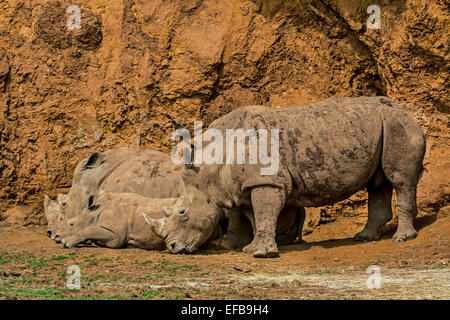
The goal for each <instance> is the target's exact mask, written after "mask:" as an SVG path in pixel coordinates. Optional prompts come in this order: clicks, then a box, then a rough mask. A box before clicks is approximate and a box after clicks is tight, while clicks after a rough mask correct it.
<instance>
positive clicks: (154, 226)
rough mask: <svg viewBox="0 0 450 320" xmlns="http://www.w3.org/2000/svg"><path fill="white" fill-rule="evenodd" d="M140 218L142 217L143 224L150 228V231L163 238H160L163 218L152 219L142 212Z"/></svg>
mask: <svg viewBox="0 0 450 320" xmlns="http://www.w3.org/2000/svg"><path fill="white" fill-rule="evenodd" d="M142 216H143V217H144V220H145V222H146V223H147V225H148V226H149V227H150V229H151V230H152V231H153V232H154V233H155V234H156V235H157V236H158V237H161V238H163V236H162V230H163V227H164V223H165V220H164V219H165V218H161V219H152V218H150V217H149V216H147V215H146V214H145V213H144V212H142Z"/></svg>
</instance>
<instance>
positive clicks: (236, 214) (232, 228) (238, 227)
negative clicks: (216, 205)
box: [227, 208, 253, 249]
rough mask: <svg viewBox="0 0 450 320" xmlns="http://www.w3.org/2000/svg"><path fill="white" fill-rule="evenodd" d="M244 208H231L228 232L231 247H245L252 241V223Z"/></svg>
mask: <svg viewBox="0 0 450 320" xmlns="http://www.w3.org/2000/svg"><path fill="white" fill-rule="evenodd" d="M243 210H245V209H243ZM243 210H240V209H239V208H233V209H230V215H229V220H228V230H227V232H228V237H229V239H230V248H231V249H237V248H243V247H244V246H246V245H248V244H249V243H250V242H251V241H252V230H253V229H252V225H251V223H250V221H249V219H248V218H247V217H246V215H245V214H244V213H243Z"/></svg>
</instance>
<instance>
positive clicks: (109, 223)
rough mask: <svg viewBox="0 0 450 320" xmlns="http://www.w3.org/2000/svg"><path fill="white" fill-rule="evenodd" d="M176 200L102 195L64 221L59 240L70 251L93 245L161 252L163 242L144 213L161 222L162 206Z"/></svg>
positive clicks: (58, 232) (131, 195) (121, 194)
mask: <svg viewBox="0 0 450 320" xmlns="http://www.w3.org/2000/svg"><path fill="white" fill-rule="evenodd" d="M91 199H92V198H91ZM176 200H177V199H176V198H147V197H143V196H140V195H138V194H135V193H109V192H106V193H102V194H101V195H100V196H99V197H98V199H96V200H95V203H94V200H93V199H92V200H91V202H92V203H90V205H89V207H88V208H85V209H84V210H83V212H82V213H81V214H80V215H78V216H76V217H75V218H71V219H66V220H64V221H63V222H62V223H61V224H60V227H59V229H58V231H57V236H58V237H59V238H60V239H61V242H62V243H63V244H64V246H66V247H68V248H71V247H75V246H77V245H79V244H83V243H85V242H87V241H94V242H96V243H97V244H99V245H103V246H106V247H108V248H120V247H123V246H132V247H138V248H142V249H155V250H162V249H164V242H163V241H162V239H161V238H160V237H158V236H157V235H155V234H154V233H153V232H152V231H151V230H150V228H149V227H148V225H147V223H146V222H145V220H144V217H143V215H142V212H146V214H147V215H148V216H150V217H152V218H155V219H156V218H162V217H164V212H163V210H162V206H168V205H172V204H174V203H175V202H176Z"/></svg>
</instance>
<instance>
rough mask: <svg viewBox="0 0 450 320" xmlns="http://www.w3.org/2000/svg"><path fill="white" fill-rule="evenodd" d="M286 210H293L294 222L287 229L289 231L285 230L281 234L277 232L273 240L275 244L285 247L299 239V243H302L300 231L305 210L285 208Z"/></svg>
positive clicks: (301, 208)
mask: <svg viewBox="0 0 450 320" xmlns="http://www.w3.org/2000/svg"><path fill="white" fill-rule="evenodd" d="M286 210H295V220H294V221H295V222H294V223H293V224H292V225H291V226H290V227H289V229H287V230H285V231H284V232H282V233H278V232H277V236H276V238H275V240H276V242H277V244H279V245H287V244H291V243H292V242H294V241H295V239H297V237H298V238H299V241H302V231H303V224H304V223H305V215H306V213H305V208H303V207H294V208H291V207H287V208H286Z"/></svg>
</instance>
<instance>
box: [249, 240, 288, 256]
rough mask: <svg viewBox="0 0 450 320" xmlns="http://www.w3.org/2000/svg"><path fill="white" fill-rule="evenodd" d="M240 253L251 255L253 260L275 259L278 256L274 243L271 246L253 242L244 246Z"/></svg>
mask: <svg viewBox="0 0 450 320" xmlns="http://www.w3.org/2000/svg"><path fill="white" fill-rule="evenodd" d="M242 252H244V253H248V254H252V255H253V257H255V258H276V257H278V256H279V255H280V254H279V252H278V247H277V245H276V243H275V242H274V243H273V244H262V243H260V242H258V241H255V240H253V241H252V243H250V244H249V245H248V246H245V247H244V248H243V249H242Z"/></svg>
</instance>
